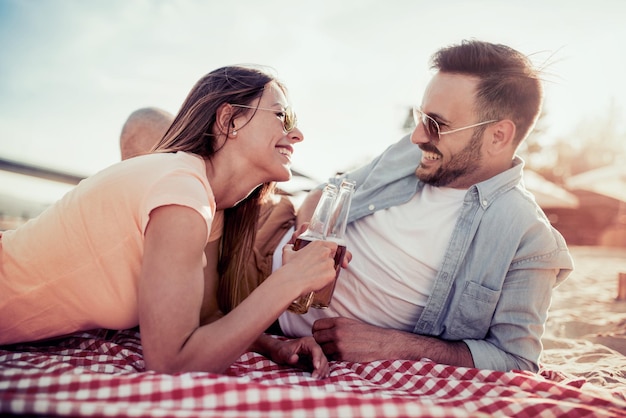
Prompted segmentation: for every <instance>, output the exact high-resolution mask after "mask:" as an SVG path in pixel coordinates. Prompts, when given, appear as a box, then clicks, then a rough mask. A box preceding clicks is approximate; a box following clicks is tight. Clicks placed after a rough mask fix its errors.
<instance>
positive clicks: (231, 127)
mask: <svg viewBox="0 0 626 418" xmlns="http://www.w3.org/2000/svg"><path fill="white" fill-rule="evenodd" d="M215 127H216V128H217V130H218V131H219V133H220V134H223V135H226V136H233V135H237V131H236V130H235V123H234V119H233V107H232V106H231V105H230V104H228V103H224V104H222V105H221V106H220V107H219V108H218V109H217V114H216V115H215Z"/></svg>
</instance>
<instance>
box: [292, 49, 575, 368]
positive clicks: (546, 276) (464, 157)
mask: <svg viewBox="0 0 626 418" xmlns="http://www.w3.org/2000/svg"><path fill="white" fill-rule="evenodd" d="M432 66H433V68H434V69H435V70H437V72H436V74H435V75H434V76H433V78H432V80H431V81H430V83H429V85H428V87H427V89H426V91H425V93H424V96H423V99H422V104H421V106H420V107H419V108H416V109H415V110H414V117H415V119H416V125H417V126H416V128H415V130H414V131H413V133H412V134H411V135H410V136H407V137H405V138H403V139H401V140H400V141H399V142H398V143H396V144H394V145H392V146H390V147H389V148H388V149H387V150H386V151H385V152H384V153H383V154H381V155H380V156H379V157H377V158H376V159H375V160H374V161H372V162H371V163H370V164H369V165H367V166H365V167H362V168H360V169H357V170H355V171H353V172H349V173H347V174H346V175H345V176H342V177H349V178H351V179H353V180H355V181H356V183H357V191H356V193H355V195H354V198H353V201H352V208H351V213H350V220H349V222H350V223H349V225H348V228H347V232H346V235H347V247H348V249H349V251H351V252H352V261H351V262H350V265H349V267H348V268H347V269H345V270H343V271H342V273H341V276H340V277H339V279H338V281H337V285H336V289H335V293H334V297H333V301H332V303H331V306H330V307H329V308H328V309H325V310H316V309H311V310H309V313H307V314H306V315H296V314H293V313H289V312H287V313H285V314H283V315H282V316H281V317H280V326H281V329H282V330H283V332H284V333H285V334H286V335H288V336H301V335H310V334H312V335H313V337H314V338H315V339H316V341H317V342H318V343H319V344H320V345H321V346H322V348H323V350H324V352H325V353H326V355H327V356H328V357H329V358H331V359H336V360H348V361H372V360H379V359H396V358H398V359H415V360H418V359H422V358H428V359H431V360H433V361H435V362H438V363H444V364H451V365H456V366H464V367H476V368H481V369H494V370H503V371H508V370H513V369H522V370H531V371H537V370H538V362H539V356H540V354H541V350H542V345H541V336H542V333H543V331H544V325H545V321H546V317H547V311H548V307H549V305H550V300H551V292H552V289H553V287H554V286H556V285H557V284H559V283H560V282H561V281H563V280H564V279H565V278H566V277H567V276H568V274H569V273H570V272H571V270H572V268H573V264H572V259H571V257H570V255H569V252H568V250H567V247H566V244H565V241H564V239H563V237H562V236H561V235H560V234H559V233H558V232H557V231H556V230H555V229H553V228H552V227H551V226H550V223H549V221H548V220H547V218H546V217H545V215H544V214H543V212H542V211H541V209H540V208H539V207H538V206H537V204H536V203H535V201H534V198H533V197H532V195H531V194H530V193H528V192H527V191H526V190H525V189H524V186H523V182H522V168H523V165H524V164H523V161H522V160H521V159H520V158H519V157H518V156H516V155H515V152H516V149H517V148H518V146H519V144H520V143H521V141H523V140H524V139H525V138H526V136H527V135H528V133H529V132H530V131H531V129H532V127H533V125H534V123H535V122H536V120H537V117H538V115H539V113H540V110H541V103H542V99H543V97H542V96H543V92H542V86H541V81H540V79H539V74H538V73H537V71H536V70H534V69H533V67H532V65H531V63H530V61H529V60H528V59H527V58H526V57H525V56H524V55H522V54H520V53H519V52H517V51H515V50H513V49H511V48H509V47H507V46H504V45H495V44H491V43H487V42H480V41H464V42H462V43H461V44H459V45H455V46H451V47H447V48H443V49H441V50H440V51H438V52H437V53H435V54H434V56H433V58H432ZM340 180H341V178H338V179H333V180H331V181H334V182H338V181H340ZM319 195H320V191H319V190H316V191H314V192H311V194H310V195H309V196H307V199H306V200H305V201H304V202H303V205H302V207H301V208H300V211H299V213H298V223H299V224H301V223H302V222H304V221H306V220H307V219H309V218H310V216H311V214H312V211H313V209H314V207H315V204H316V202H317V199H318V198H319Z"/></svg>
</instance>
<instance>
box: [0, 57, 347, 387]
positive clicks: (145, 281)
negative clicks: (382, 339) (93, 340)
mask: <svg viewBox="0 0 626 418" xmlns="http://www.w3.org/2000/svg"><path fill="white" fill-rule="evenodd" d="M302 139H303V136H302V132H300V130H299V129H298V128H297V127H296V120H295V115H294V114H293V112H291V110H290V108H289V106H288V102H287V96H286V89H285V87H284V86H283V85H282V84H281V83H280V82H279V81H277V80H276V79H275V78H273V77H271V76H270V75H268V74H266V73H264V72H262V71H260V70H259V69H254V68H246V67H224V68H220V69H217V70H215V71H213V72H211V73H209V74H207V75H206V76H205V77H203V78H202V79H200V80H199V81H198V83H196V85H195V86H194V87H193V89H192V90H191V92H190V93H189V95H188V97H187V98H186V100H185V102H184V103H183V105H182V107H181V110H180V112H179V113H178V115H177V116H176V118H175V119H174V122H173V123H172V125H171V126H170V128H169V130H168V131H167V133H166V134H165V136H164V137H163V139H162V140H161V142H160V143H159V144H158V145H157V147H156V149H155V152H154V153H151V154H148V155H144V156H140V157H136V158H132V159H129V160H126V161H123V162H121V163H118V164H115V165H113V166H111V167H109V168H107V169H105V170H103V171H101V172H99V173H97V174H95V175H94V176H92V177H90V178H88V179H85V180H84V181H82V182H81V183H80V184H79V185H78V186H77V187H76V188H75V189H73V190H72V191H71V192H69V193H68V194H67V195H66V196H64V197H63V198H62V199H61V200H60V201H59V202H57V203H56V204H55V205H53V206H51V207H50V208H49V209H47V210H46V211H44V212H43V213H42V214H41V215H40V216H39V217H37V218H35V219H33V220H31V221H29V222H27V223H26V224H24V225H23V226H21V227H20V228H18V229H16V230H14V231H6V232H5V233H4V235H3V236H1V237H0V344H11V343H17V342H25V341H34V340H40V339H44V338H51V337H56V336H60V335H64V334H68V333H72V332H76V331H79V330H87V329H92V328H110V329H124V328H131V327H134V326H137V325H139V326H140V330H141V341H142V346H143V353H144V360H145V364H146V368H147V369H149V370H155V371H160V372H167V373H175V372H183V371H211V372H217V373H219V372H222V371H224V370H225V369H226V368H227V367H228V366H229V365H230V364H231V363H232V362H233V361H234V360H236V359H237V358H238V357H239V356H240V355H241V354H242V353H243V352H244V351H245V350H247V349H248V348H249V347H250V345H251V344H252V343H253V342H254V341H255V340H256V339H257V337H259V335H260V334H262V333H263V331H264V330H265V329H266V328H267V327H268V326H269V325H270V324H272V323H273V322H274V321H275V320H276V318H277V317H278V315H279V314H280V313H281V312H282V311H284V310H285V309H286V308H287V306H288V305H289V303H290V302H291V301H292V300H294V299H295V298H297V297H298V296H299V295H301V294H303V293H306V292H309V291H311V290H314V289H319V288H321V287H323V286H324V285H325V284H327V283H329V282H330V281H331V280H333V279H334V268H333V261H332V255H333V253H334V251H335V249H336V246H335V245H333V244H331V243H324V242H319V243H315V244H316V245H309V246H307V248H306V250H307V251H303V250H301V251H298V252H293V251H292V250H291V249H288V250H287V251H286V254H285V256H286V257H287V259H288V262H287V263H286V265H285V266H284V267H283V268H281V269H279V270H277V271H276V272H275V273H274V274H272V275H271V276H270V277H268V278H267V279H266V280H265V281H264V282H263V284H262V285H261V286H259V287H258V288H257V289H256V290H255V291H254V292H252V294H250V296H249V297H248V298H247V299H245V300H244V301H243V302H242V303H241V304H239V305H238V306H237V307H236V308H234V309H233V310H232V311H230V312H229V313H228V314H226V315H222V314H221V313H220V311H219V308H218V305H217V302H216V300H217V298H216V292H217V287H218V280H217V277H218V268H219V270H220V274H221V275H223V276H224V277H231V278H232V277H236V275H237V274H239V272H240V271H242V269H244V268H245V261H246V260H247V258H248V254H249V252H250V251H251V246H252V242H253V240H254V227H255V222H256V217H257V214H258V207H259V202H260V201H261V199H262V198H263V196H264V193H265V192H266V189H267V184H268V183H269V182H272V181H285V180H288V179H289V178H290V176H291V172H290V168H289V167H290V160H291V154H292V152H293V145H294V144H295V143H297V142H300V141H302ZM216 210H224V211H225V216H224V236H223V239H222V247H221V248H220V255H219V260H218V259H217V257H216V255H215V254H216V253H217V251H216V248H215V247H212V246H213V245H217V244H210V245H207V243H208V238H209V232H210V230H211V225H212V222H213V219H214V215H215V212H216ZM215 242H218V241H215ZM309 247H310V248H309ZM218 261H219V265H218ZM203 300H204V303H203ZM201 311H202V312H201ZM201 317H202V322H201V320H200V318H201ZM252 348H254V349H256V350H257V351H260V352H262V353H263V354H269V355H271V357H272V358H273V359H274V360H275V361H279V362H283V363H295V362H296V361H297V360H298V355H299V354H304V355H305V356H306V357H307V358H311V361H312V363H313V366H314V370H313V373H314V375H317V376H323V375H325V374H326V373H327V369H328V366H327V362H326V359H325V357H324V356H323V354H322V353H321V350H320V349H319V347H318V346H317V345H316V344H315V343H314V342H313V341H312V340H311V339H309V340H301V341H298V342H285V343H283V342H282V341H278V340H274V339H272V340H271V341H268V339H267V338H265V339H259V341H257V342H256V343H255V345H254V347H252ZM270 350H271V351H270Z"/></svg>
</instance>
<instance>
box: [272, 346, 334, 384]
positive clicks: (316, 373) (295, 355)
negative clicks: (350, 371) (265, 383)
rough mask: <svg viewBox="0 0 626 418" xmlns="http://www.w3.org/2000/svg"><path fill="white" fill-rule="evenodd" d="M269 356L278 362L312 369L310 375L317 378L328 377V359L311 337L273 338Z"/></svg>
mask: <svg viewBox="0 0 626 418" xmlns="http://www.w3.org/2000/svg"><path fill="white" fill-rule="evenodd" d="M269 355H270V358H271V359H272V361H274V362H275V363H278V364H288V365H290V366H296V367H298V368H300V369H303V370H312V372H311V376H312V377H314V378H318V379H323V378H326V377H328V373H329V367H328V360H327V359H326V356H324V353H323V352H322V348H321V347H320V346H319V345H318V344H317V343H316V342H315V340H314V339H313V337H302V338H297V339H290V340H286V341H285V340H280V339H274V341H273V342H272V348H271V350H270V353H269Z"/></svg>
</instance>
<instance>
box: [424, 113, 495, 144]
mask: <svg viewBox="0 0 626 418" xmlns="http://www.w3.org/2000/svg"><path fill="white" fill-rule="evenodd" d="M413 120H414V121H415V126H417V125H419V124H420V123H421V124H422V125H424V130H425V131H426V135H427V136H428V139H430V140H431V141H434V142H438V141H439V140H441V135H448V134H452V133H455V132H458V131H462V130H465V129H469V128H475V127H477V126H481V125H486V124H488V123H493V122H498V121H497V120H496V119H493V120H486V121H484V122H478V123H475V124H473V125H468V126H463V127H462V128H456V129H451V130H449V131H445V132H441V129H440V128H439V123H437V121H436V120H435V119H433V118H432V117H431V116H429V115H428V114H426V113H424V112H423V111H422V110H421V109H420V108H417V107H414V108H413Z"/></svg>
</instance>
